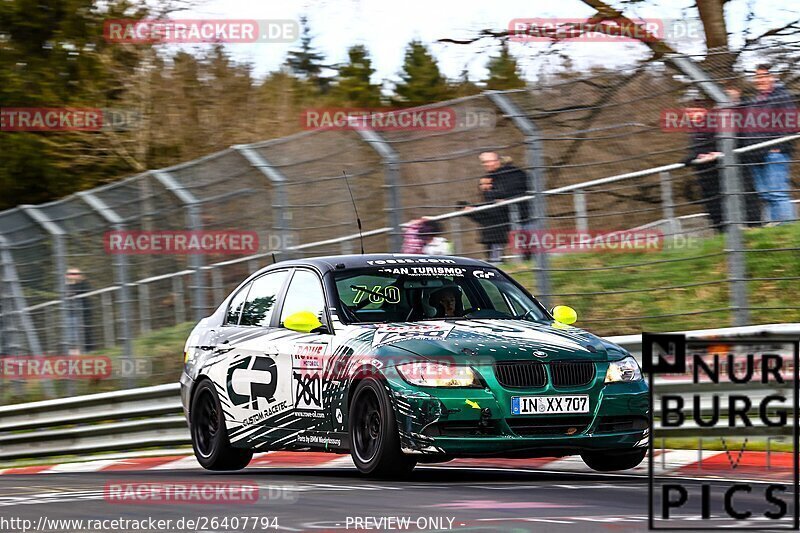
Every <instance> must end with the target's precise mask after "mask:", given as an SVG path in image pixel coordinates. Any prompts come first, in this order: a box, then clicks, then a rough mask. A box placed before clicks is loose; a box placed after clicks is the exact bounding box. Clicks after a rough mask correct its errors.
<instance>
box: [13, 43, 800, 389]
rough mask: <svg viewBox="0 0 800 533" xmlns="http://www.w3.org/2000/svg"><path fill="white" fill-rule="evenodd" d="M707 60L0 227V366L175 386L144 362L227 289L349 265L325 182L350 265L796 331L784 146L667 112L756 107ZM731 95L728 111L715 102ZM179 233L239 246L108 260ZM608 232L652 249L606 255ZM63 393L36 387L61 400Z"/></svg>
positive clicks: (650, 315)
mask: <svg viewBox="0 0 800 533" xmlns="http://www.w3.org/2000/svg"><path fill="white" fill-rule="evenodd" d="M722 56H723V54H720V57H719V58H717V56H716V55H715V54H714V53H711V54H709V56H708V57H706V58H705V60H704V62H703V63H702V64H700V63H699V62H696V61H694V60H693V59H692V58H687V57H685V56H684V57H682V58H670V59H667V60H664V61H660V62H655V63H653V62H650V63H643V64H642V65H640V66H637V67H633V68H631V69H629V70H626V71H622V72H609V71H600V72H596V73H592V74H590V75H588V76H582V77H573V76H564V77H563V78H554V79H552V80H549V81H547V82H546V83H542V84H540V85H539V86H537V87H532V88H530V89H527V90H520V91H506V92H485V93H482V94H480V95H476V96H472V97H466V98H462V99H459V100H453V101H448V102H442V103H439V104H435V105H433V106H429V107H428V108H427V109H429V110H434V111H436V110H438V111H440V112H443V113H444V112H446V113H447V114H448V115H447V116H448V117H450V119H451V120H452V127H448V128H433V129H427V128H424V127H423V128H410V129H402V128H400V129H386V130H377V129H370V130H365V129H360V128H342V129H319V130H312V131H306V132H303V133H300V134H296V135H293V136H290V137H285V138H281V139H274V140H269V141H265V142H261V143H256V144H251V145H238V146H233V147H231V148H229V149H227V150H224V151H222V152H219V153H216V154H212V155H209V156H207V157H205V158H202V159H199V160H195V161H190V162H188V163H184V164H181V165H176V166H174V167H170V168H166V169H160V170H154V171H150V172H146V173H143V174H140V175H137V176H133V177H130V178H127V179H124V180H122V181H119V182H115V183H112V184H110V185H106V186H103V187H100V188H97V189H93V190H90V191H86V192H84V193H79V194H76V195H73V196H70V197H68V198H65V199H62V200H59V201H56V202H51V203H48V204H43V205H39V206H20V207H18V208H16V209H12V210H9V211H6V212H3V213H0V271H2V274H3V276H2V283H0V312H1V314H0V354H4V355H14V356H15V355H21V356H29V355H30V356H37V355H39V356H41V355H70V354H85V353H98V354H107V355H108V356H109V357H110V358H111V360H112V361H113V362H114V364H115V365H118V366H123V365H122V361H128V365H129V368H137V367H136V366H135V363H136V362H137V361H138V360H139V359H145V360H148V362H149V364H148V365H145V367H144V368H146V371H143V372H141V373H136V372H127V373H126V372H119V373H116V374H113V375H112V376H111V377H110V378H108V379H105V380H103V381H102V383H94V384H90V385H86V383H84V384H83V385H78V386H89V387H94V388H93V390H103V389H105V390H108V389H113V388H118V387H120V386H122V385H127V384H131V383H134V384H154V383H160V382H167V381H172V380H175V379H176V378H177V372H178V371H179V369H180V364H181V356H180V354H179V353H164V351H165V350H171V351H172V352H175V342H176V341H175V339H180V338H181V337H182V336H185V334H186V333H187V332H188V330H189V328H190V327H191V324H192V323H194V322H195V321H196V320H198V319H199V318H201V317H203V316H206V315H207V314H208V313H209V312H210V311H211V310H213V309H214V308H215V307H216V306H217V305H218V304H219V303H220V302H221V301H222V299H223V298H224V297H225V296H226V295H227V294H228V293H229V292H230V291H231V290H232V289H233V287H235V286H236V285H237V284H238V283H239V282H240V281H241V280H242V279H243V278H244V277H245V276H246V275H247V274H249V273H251V272H253V271H254V270H256V269H258V268H261V267H263V266H265V265H267V264H269V263H271V262H272V261H273V260H274V259H277V260H281V259H285V258H291V257H307V256H315V255H329V254H338V253H358V251H359V249H360V244H359V241H358V237H357V231H356V230H357V227H356V221H355V218H356V217H355V213H354V212H353V208H352V204H351V199H350V196H349V193H348V189H347V183H346V182H345V175H346V176H347V180H349V185H350V188H351V189H352V192H353V196H354V200H355V203H356V205H357V206H358V211H359V214H360V217H361V220H362V222H363V227H364V235H365V237H364V248H365V250H366V251H367V252H385V251H392V252H400V251H410V252H424V253H455V254H457V255H464V256H472V257H483V258H489V259H492V260H496V261H498V262H502V266H503V268H504V269H505V270H506V271H507V272H509V273H511V274H512V275H514V276H515V278H517V279H519V280H520V281H521V282H522V283H523V284H525V285H526V286H527V287H528V288H529V289H531V291H532V292H533V293H534V294H536V295H537V296H538V297H540V298H541V299H542V300H543V301H545V302H547V303H548V305H555V304H558V303H566V304H569V305H571V306H572V307H575V308H576V309H577V311H578V313H579V321H580V322H579V323H584V324H585V325H586V326H587V327H589V328H591V329H592V330H593V331H596V332H598V333H600V334H623V333H635V332H639V331H642V330H649V331H666V330H675V329H687V328H692V329H697V328H701V327H705V326H709V327H710V326H717V327H718V326H725V325H741V324H746V323H767V322H791V321H797V320H798V319H800V303H798V301H797V294H798V291H797V287H798V286H800V266H798V265H800V261H798V260H797V259H798V257H800V225H799V224H797V223H796V222H795V223H792V222H793V221H796V220H797V216H798V215H797V211H798V202H797V199H798V197H800V195H798V184H800V175H798V170H797V153H796V151H793V150H792V148H793V147H796V145H797V144H798V143H797V140H798V136H797V135H793V132H791V131H788V130H782V131H780V132H776V131H774V128H773V130H769V128H767V129H766V130H765V131H716V130H715V131H696V130H697V129H698V128H696V127H695V126H696V125H695V126H693V127H689V128H687V127H671V126H670V124H668V123H667V121H666V119H665V116H666V113H667V112H668V111H670V110H678V111H679V115H680V116H681V117H682V118H685V116H686V115H687V114H691V113H697V112H698V111H697V110H698V109H700V110H702V109H705V110H706V111H709V110H712V111H718V110H720V109H729V108H735V109H746V108H750V107H753V106H756V107H757V106H759V105H763V104H764V101H765V100H766V99H767V96H765V95H768V94H769V91H765V90H764V89H763V84H762V81H758V82H757V83H755V77H754V75H753V74H752V73H742V72H740V71H739V70H737V68H735V67H730V62H729V61H723V59H725V58H724V57H722ZM715 58H716V60H715ZM773 74H774V79H773V89H772V90H773V91H774V90H775V89H774V87H785V88H786V94H788V95H789V96H790V100H789V101H787V102H779V104H780V105H781V106H784V107H789V106H791V105H797V95H798V94H800V79H798V77H797V75H796V73H794V74H793V73H792V72H786V71H780V69H776V70H774V72H773ZM759 84H762V85H761V89H759ZM737 90H738V91H739V93H740V94H739V96H737V98H739V100H738V103H737V102H736V101H731V102H728V101H726V100H725V98H726V97H729V96H730V95H734V96H735V95H736V91H737ZM781 90H783V89H781ZM792 95H794V96H792ZM731 106H733V107H731ZM737 106H738V107H737ZM687 109H688V110H689V111H687ZM692 116H694V115H692ZM764 142H767V143H774V144H772V145H769V146H764ZM482 154H483V155H482ZM487 154H488V155H487ZM491 154H497V160H495V159H494V158H493V156H492V155H491ZM708 154H710V155H708ZM787 202H790V203H788V204H787ZM778 204H779V205H778ZM776 205H778V207H775V206H776ZM787 205H788V206H789V207H787ZM775 213H778V214H781V213H782V214H781V216H783V219H781V220H776V215H775ZM776 222H783V223H782V224H780V225H778V226H775V227H764V226H773V225H774V223H776ZM186 230H190V231H206V232H226V231H240V232H252V233H254V234H255V235H256V236H257V244H256V246H255V247H254V248H251V249H249V250H247V252H246V253H237V254H235V255H231V254H230V253H229V252H225V251H224V250H222V251H220V250H211V251H206V252H204V253H191V254H187V253H131V254H128V253H124V254H123V253H114V251H113V250H112V249H110V248H109V233H113V232H119V233H124V232H150V233H153V232H155V233H159V232H160V233H169V232H181V231H186ZM613 232H628V233H633V234H635V235H644V236H645V237H646V238H654V239H655V240H653V241H652V242H651V243H650V244H652V243H655V245H654V246H650V244H648V245H646V246H644V247H633V248H625V247H615V246H614V245H613V243H614V242H615V241H613V240H612V239H609V238H608V235H609V234H610V233H613ZM637 232H638V233H637ZM576 236H578V237H579V238H580V239H579V240H578V241H576V240H575V238H576ZM548 239H550V241H548ZM581 239H582V240H581ZM587 239H589V240H587ZM548 242H549V243H550V244H548ZM576 242H579V245H576V244H575V243H576ZM648 242H649V241H648ZM552 243H555V244H552ZM581 243H582V244H581ZM159 355H161V356H163V357H159ZM115 368H117V367H116V366H115ZM67 381H68V383H67V384H66V385H64V384H58V383H56V385H57V388H56V389H55V390H50V391H49V392H47V393H48V394H60V393H61V392H62V390H64V391H66V390H67V389H69V388H73V389H74V387H75V386H76V385H75V383H74V382H71V381H69V380H67ZM29 387H33V388H35V387H36V385H35V384H34V385H29ZM58 387H61V388H58ZM12 389H13V387H4V390H6V391H12ZM51 389H52V385H51ZM37 390H38V389H37ZM10 393H11V394H14V392H13V391H12V392H10ZM16 393H17V394H18V393H19V390H17V392H16Z"/></svg>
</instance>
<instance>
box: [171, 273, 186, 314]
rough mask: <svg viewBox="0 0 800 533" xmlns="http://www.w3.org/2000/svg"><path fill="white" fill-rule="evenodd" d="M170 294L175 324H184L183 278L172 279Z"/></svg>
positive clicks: (175, 277)
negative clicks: (173, 302) (173, 306)
mask: <svg viewBox="0 0 800 533" xmlns="http://www.w3.org/2000/svg"><path fill="white" fill-rule="evenodd" d="M172 294H173V298H174V299H175V324H182V323H183V322H186V306H185V305H184V301H183V298H184V293H183V276H174V277H173V278H172Z"/></svg>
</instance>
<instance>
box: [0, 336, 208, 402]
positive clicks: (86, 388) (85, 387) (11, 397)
mask: <svg viewBox="0 0 800 533" xmlns="http://www.w3.org/2000/svg"><path fill="white" fill-rule="evenodd" d="M193 327H194V322H184V323H183V324H178V325H176V326H170V327H167V328H161V329H158V330H155V331H152V332H150V333H147V334H145V335H141V336H139V337H137V338H136V339H134V341H133V354H134V358H135V359H144V360H146V361H147V362H148V363H149V364H148V365H147V367H148V368H147V372H146V373H145V374H144V375H140V376H135V377H132V378H120V377H115V376H113V375H112V377H110V378H107V379H91V380H73V381H72V382H71V388H70V383H69V382H67V381H66V380H60V381H55V382H52V383H53V384H54V386H55V388H56V391H55V392H56V397H65V396H74V395H80V394H93V393H97V392H107V391H113V390H120V389H126V388H134V387H146V386H149V385H160V384H163V383H175V382H177V381H178V379H179V377H180V373H181V369H182V368H183V346H184V344H185V343H186V339H187V338H188V337H189V333H190V332H191V330H192V328H193ZM92 355H105V356H108V357H109V358H110V359H111V361H112V368H114V369H117V368H120V362H121V360H122V359H123V356H122V347H121V346H116V347H114V348H110V349H101V350H97V351H95V352H92ZM2 385H3V386H2V389H0V400H1V401H2V404H13V403H20V402H33V401H38V400H45V399H47V397H46V396H45V391H44V390H43V388H42V385H43V383H42V382H40V381H38V380H32V381H28V382H25V383H20V387H21V388H20V390H18V389H17V388H16V387H15V386H14V385H13V384H11V383H3V384H2Z"/></svg>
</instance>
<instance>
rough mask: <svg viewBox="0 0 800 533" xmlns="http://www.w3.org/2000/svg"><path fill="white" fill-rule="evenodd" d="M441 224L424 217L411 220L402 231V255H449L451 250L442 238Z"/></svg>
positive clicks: (449, 244) (448, 242)
mask: <svg viewBox="0 0 800 533" xmlns="http://www.w3.org/2000/svg"><path fill="white" fill-rule="evenodd" d="M442 233H443V231H442V224H441V222H439V221H438V220H428V219H426V218H425V217H423V218H418V219H416V220H412V221H411V222H410V223H409V224H408V225H407V226H406V227H405V229H404V230H403V248H402V252H403V253H404V254H426V255H450V254H452V253H453V248H452V245H451V243H450V241H448V240H447V239H446V238H445V237H443V236H442Z"/></svg>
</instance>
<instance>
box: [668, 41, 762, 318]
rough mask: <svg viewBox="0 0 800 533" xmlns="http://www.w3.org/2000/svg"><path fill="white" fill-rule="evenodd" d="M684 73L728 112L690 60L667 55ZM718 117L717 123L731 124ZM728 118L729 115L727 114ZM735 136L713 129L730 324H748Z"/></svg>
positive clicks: (710, 82)
mask: <svg viewBox="0 0 800 533" xmlns="http://www.w3.org/2000/svg"><path fill="white" fill-rule="evenodd" d="M669 60H670V61H672V62H673V63H674V64H675V65H676V66H677V67H678V68H679V69H680V70H681V71H683V73H684V74H686V75H687V76H689V78H691V79H692V80H693V81H694V82H695V83H697V85H698V86H699V87H700V89H701V90H702V91H703V92H704V93H705V94H706V95H708V96H709V97H710V98H711V99H712V100H714V101H715V102H716V103H717V104H718V105H719V106H720V107H721V108H722V109H721V111H722V113H723V114H729V113H731V109H730V105H731V101H730V99H729V98H728V95H727V94H726V93H725V91H724V90H722V88H720V87H719V85H717V84H716V83H715V82H714V81H713V80H712V79H711V78H710V77H709V76H708V75H707V74H706V73H705V72H704V71H703V70H702V69H701V68H700V67H699V66H698V65H697V64H696V63H695V62H694V61H692V60H691V59H690V58H689V57H686V56H675V55H674V56H669ZM725 118H726V117H720V119H721V122H720V124H726V123H727V124H731V123H732V122H730V121H728V122H725V121H723V120H722V119H725ZM728 118H731V117H728ZM735 148H736V138H735V137H734V134H733V133H732V132H726V131H724V129H723V131H720V132H717V149H718V150H719V151H720V152H722V159H721V163H722V172H721V174H720V183H721V189H722V190H721V192H722V195H723V197H724V202H723V210H722V212H723V224H724V225H725V247H726V249H727V262H728V282H729V283H730V306H731V309H732V310H733V325H734V326H743V325H746V324H749V323H750V313H749V308H748V303H747V268H746V265H745V252H744V248H743V246H744V241H743V239H742V230H741V223H742V221H743V220H744V219H745V216H744V213H743V208H742V204H743V202H742V191H743V187H742V177H741V173H740V172H739V165H738V162H737V158H736V152H735V151H734V150H735Z"/></svg>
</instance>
